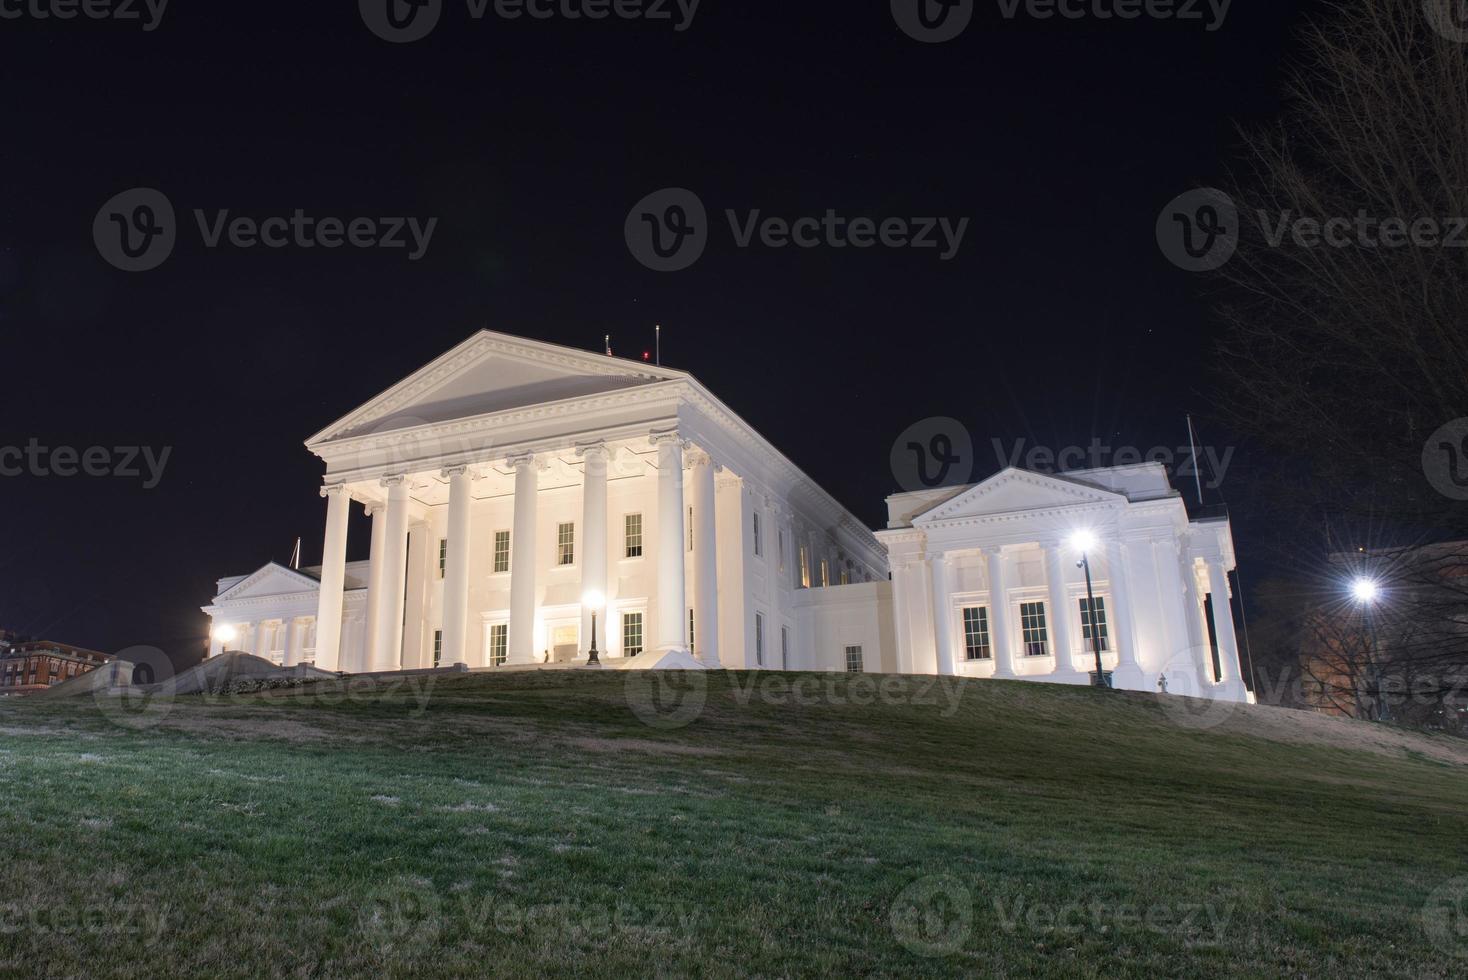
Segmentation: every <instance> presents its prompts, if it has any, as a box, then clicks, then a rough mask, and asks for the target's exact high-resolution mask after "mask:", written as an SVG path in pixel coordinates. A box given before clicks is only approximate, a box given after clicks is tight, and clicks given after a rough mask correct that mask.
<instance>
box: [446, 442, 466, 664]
mask: <svg viewBox="0 0 1468 980" xmlns="http://www.w3.org/2000/svg"><path fill="white" fill-rule="evenodd" d="M443 475H444V476H445V477H447V478H448V481H449V526H448V554H447V555H445V556H444V571H443V659H442V661H441V662H442V663H443V664H444V665H445V666H447V665H450V664H467V663H468V662H469V658H468V649H467V644H466V643H465V642H464V641H465V630H466V629H467V628H468V617H469V498H470V492H471V490H472V488H473V482H474V478H473V476H472V475H471V474H470V473H469V467H467V466H453V467H450V468H449V469H446V470H444V471H443Z"/></svg>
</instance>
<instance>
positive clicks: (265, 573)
mask: <svg viewBox="0 0 1468 980" xmlns="http://www.w3.org/2000/svg"><path fill="white" fill-rule="evenodd" d="M320 590H321V583H320V581H318V580H317V579H314V578H312V577H311V576H309V575H307V574H305V573H304V572H298V571H296V570H295V569H292V568H286V567H285V566H284V565H280V564H277V563H276V562H270V563H269V564H268V565H265V566H264V567H263V568H260V569H258V570H257V571H255V572H252V573H251V574H249V575H246V576H245V577H244V578H243V579H241V580H240V581H238V582H236V583H235V584H234V585H232V586H230V587H229V588H228V589H226V590H225V591H224V592H223V593H221V594H220V595H218V596H216V597H215V599H214V601H215V603H220V602H232V601H239V600H241V599H254V598H259V597H264V596H288V595H295V594H297V593H300V592H319V591H320Z"/></svg>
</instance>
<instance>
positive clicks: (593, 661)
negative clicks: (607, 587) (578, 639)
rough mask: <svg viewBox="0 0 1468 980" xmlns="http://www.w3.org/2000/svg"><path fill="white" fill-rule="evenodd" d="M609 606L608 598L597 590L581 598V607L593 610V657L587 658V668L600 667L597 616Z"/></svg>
mask: <svg viewBox="0 0 1468 980" xmlns="http://www.w3.org/2000/svg"><path fill="white" fill-rule="evenodd" d="M606 604H607V597H606V596H604V595H602V594H601V593H600V592H597V591H596V590H594V589H593V590H592V591H590V592H588V593H586V594H585V595H584V596H582V597H581V605H583V606H585V607H586V608H587V609H590V610H591V655H590V656H589V657H587V658H586V666H588V667H600V666H601V660H599V659H598V658H597V655H596V614H597V613H599V612H600V611H601V610H602V609H603V608H604V607H605V606H606Z"/></svg>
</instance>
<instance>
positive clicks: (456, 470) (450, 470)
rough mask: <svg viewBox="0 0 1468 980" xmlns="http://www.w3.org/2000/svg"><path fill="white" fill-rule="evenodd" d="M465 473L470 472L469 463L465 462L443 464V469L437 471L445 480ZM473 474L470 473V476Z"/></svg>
mask: <svg viewBox="0 0 1468 980" xmlns="http://www.w3.org/2000/svg"><path fill="white" fill-rule="evenodd" d="M465 473H470V471H469V464H467V463H460V464H459V465H457V466H445V467H444V468H443V469H441V470H439V471H438V475H439V476H441V477H443V478H444V479H445V480H452V479H453V478H454V477H456V476H463V475H464V474H465ZM473 475H474V474H472V473H470V476H471V478H472V477H473Z"/></svg>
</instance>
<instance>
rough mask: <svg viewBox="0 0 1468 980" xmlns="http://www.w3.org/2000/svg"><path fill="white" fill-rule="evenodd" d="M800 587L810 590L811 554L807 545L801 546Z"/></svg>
mask: <svg viewBox="0 0 1468 980" xmlns="http://www.w3.org/2000/svg"><path fill="white" fill-rule="evenodd" d="M800 587H801V588H802V589H808V588H810V552H809V551H807V550H806V547H805V545H801V546H800Z"/></svg>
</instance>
